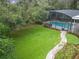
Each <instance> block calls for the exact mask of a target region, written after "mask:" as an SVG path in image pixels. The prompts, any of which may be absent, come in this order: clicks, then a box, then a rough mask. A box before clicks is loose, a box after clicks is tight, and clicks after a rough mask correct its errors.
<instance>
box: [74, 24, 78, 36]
mask: <svg viewBox="0 0 79 59" xmlns="http://www.w3.org/2000/svg"><path fill="white" fill-rule="evenodd" d="M73 33H75V34H77V35H79V23H77V24H75V27H74V32H73Z"/></svg>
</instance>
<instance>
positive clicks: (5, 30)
mask: <svg viewBox="0 0 79 59" xmlns="http://www.w3.org/2000/svg"><path fill="white" fill-rule="evenodd" d="M9 32H10V28H9V27H8V26H7V25H5V24H3V23H0V37H1V36H3V35H8V34H9Z"/></svg>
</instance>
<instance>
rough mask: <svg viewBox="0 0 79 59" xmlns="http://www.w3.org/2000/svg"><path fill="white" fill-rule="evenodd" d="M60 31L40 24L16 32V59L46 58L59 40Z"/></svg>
mask: <svg viewBox="0 0 79 59" xmlns="http://www.w3.org/2000/svg"><path fill="white" fill-rule="evenodd" d="M59 34H60V32H58V31H56V30H50V29H47V28H44V27H42V26H39V25H35V26H31V27H28V28H27V29H23V30H21V31H17V32H16V33H14V35H13V37H14V39H15V44H16V48H15V51H14V53H15V59H45V58H46V55H47V53H48V52H49V51H50V49H52V48H53V47H54V46H55V45H56V44H57V43H58V42H59V41H60V37H59Z"/></svg>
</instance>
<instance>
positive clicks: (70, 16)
mask: <svg viewBox="0 0 79 59" xmlns="http://www.w3.org/2000/svg"><path fill="white" fill-rule="evenodd" d="M48 19H49V20H50V21H61V22H66V23H68V22H69V23H71V24H73V26H72V27H70V29H68V30H69V31H72V32H73V31H74V27H75V24H76V23H77V22H79V10H50V11H49V16H48Z"/></svg>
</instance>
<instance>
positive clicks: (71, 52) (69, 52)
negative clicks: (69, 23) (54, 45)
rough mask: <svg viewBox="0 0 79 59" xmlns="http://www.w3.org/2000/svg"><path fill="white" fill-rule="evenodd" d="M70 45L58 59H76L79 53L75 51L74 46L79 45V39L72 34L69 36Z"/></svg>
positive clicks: (61, 52)
mask: <svg viewBox="0 0 79 59" xmlns="http://www.w3.org/2000/svg"><path fill="white" fill-rule="evenodd" d="M67 40H68V44H67V46H65V47H64V48H63V49H62V50H60V52H58V54H57V55H56V59H74V56H75V53H77V52H78V51H77V50H76V49H74V47H73V46H74V45H78V44H79V38H78V37H76V36H75V35H72V34H67Z"/></svg>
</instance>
